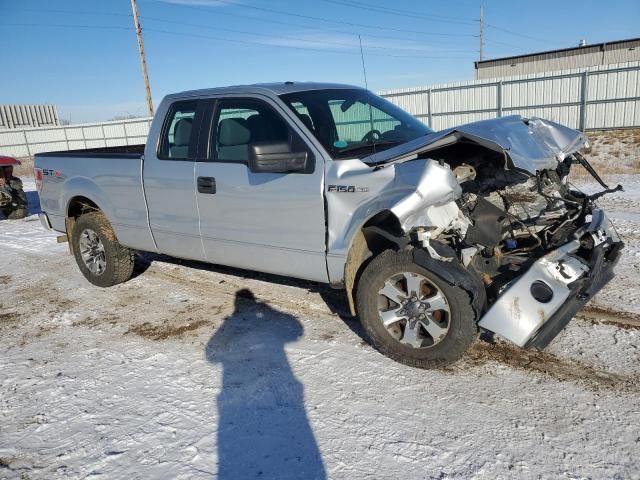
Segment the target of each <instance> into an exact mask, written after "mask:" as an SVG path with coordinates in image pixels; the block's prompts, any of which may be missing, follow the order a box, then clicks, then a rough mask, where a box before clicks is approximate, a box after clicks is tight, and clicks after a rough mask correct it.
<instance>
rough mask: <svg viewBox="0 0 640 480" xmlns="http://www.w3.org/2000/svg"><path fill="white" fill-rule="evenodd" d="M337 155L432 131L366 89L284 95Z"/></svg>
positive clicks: (353, 155) (356, 153)
mask: <svg viewBox="0 0 640 480" xmlns="http://www.w3.org/2000/svg"><path fill="white" fill-rule="evenodd" d="M280 98H281V99H282V100H283V101H284V102H285V103H286V104H287V106H289V108H291V110H293V112H294V113H295V114H296V115H297V116H298V117H299V118H300V120H301V121H302V123H304V124H305V125H306V126H307V128H308V129H309V130H311V132H312V133H313V134H314V135H315V137H316V138H317V139H318V141H319V142H320V143H322V145H323V146H324V148H325V149H326V150H327V152H329V153H330V154H331V156H332V157H333V158H335V159H340V158H362V157H365V156H367V155H371V154H372V153H376V152H380V151H382V150H385V149H387V148H391V147H394V146H396V145H399V144H401V143H405V142H408V141H411V140H414V139H416V138H418V137H421V136H423V135H427V134H428V133H432V130H431V129H429V127H427V126H426V125H425V124H424V123H422V122H421V121H420V120H418V119H416V118H415V117H412V116H411V115H409V114H408V113H407V112H405V111H404V110H402V109H400V108H398V107H397V106H395V105H394V104H393V103H391V102H388V101H387V100H385V99H383V98H380V97H378V96H377V95H374V94H373V93H371V92H369V91H367V90H362V89H335V90H311V91H306V92H294V93H287V94H284V95H281V96H280Z"/></svg>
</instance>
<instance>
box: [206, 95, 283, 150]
mask: <svg viewBox="0 0 640 480" xmlns="http://www.w3.org/2000/svg"><path fill="white" fill-rule="evenodd" d="M290 141H291V135H290V129H289V126H288V125H287V123H286V122H285V120H284V119H283V118H282V117H281V116H280V115H279V114H278V113H276V112H275V111H274V110H273V109H272V108H271V107H269V106H268V105H266V104H265V103H263V102H260V101H258V100H253V99H243V100H223V101H221V102H220V105H219V108H218V115H217V116H216V119H215V128H213V129H212V136H211V142H210V145H211V149H212V152H210V157H213V158H214V159H215V160H218V161H221V162H239V163H247V162H248V161H249V148H250V146H251V144H252V143H260V142H264V143H288V144H290Z"/></svg>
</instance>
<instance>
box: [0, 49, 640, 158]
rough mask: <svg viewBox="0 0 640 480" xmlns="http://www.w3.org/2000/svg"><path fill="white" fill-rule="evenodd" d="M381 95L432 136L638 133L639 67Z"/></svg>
mask: <svg viewBox="0 0 640 480" xmlns="http://www.w3.org/2000/svg"><path fill="white" fill-rule="evenodd" d="M380 94H381V95H382V96H383V97H386V98H388V99H389V100H390V101H392V102H394V103H396V104H397V105H399V106H400V107H402V108H404V109H405V110H407V111H408V112H410V113H412V114H414V115H415V116H417V117H418V118H420V119H422V120H423V121H425V122H426V123H427V124H428V125H429V126H431V128H433V129H434V130H440V129H443V128H448V127H452V126H454V125H460V124H463V123H468V122H473V121H476V120H484V119H488V118H494V117H500V116H505V115H514V114H520V115H523V116H525V117H532V116H537V117H542V118H548V119H550V120H554V121H556V122H559V123H562V124H565V125H568V126H570V127H573V128H577V129H580V130H600V129H612V128H630V127H637V128H640V62H632V63H626V64H620V65H616V66H606V67H594V68H590V69H588V70H567V71H562V72H557V73H553V74H545V75H540V74H532V75H525V76H519V77H509V78H505V79H502V80H475V81H468V82H459V83H449V84H444V85H434V86H431V87H424V88H408V89H402V90H387V91H384V92H381V93H380ZM347 120H348V119H347ZM348 123H349V122H348V121H347V122H343V125H347V124H348ZM150 124H151V118H139V119H134V120H122V121H114V122H104V123H91V124H79V125H68V126H64V127H48V128H47V127H45V128H30V129H24V130H13V129H12V130H0V154H4V155H12V156H15V157H31V156H33V155H34V154H36V153H39V152H45V151H55V150H73V149H81V148H94V147H107V146H118V145H135V144H140V143H144V142H145V141H146V137H147V134H148V132H149V126H150ZM355 127H356V126H355V125H354V128H355Z"/></svg>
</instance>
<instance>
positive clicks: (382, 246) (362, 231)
mask: <svg viewBox="0 0 640 480" xmlns="http://www.w3.org/2000/svg"><path fill="white" fill-rule="evenodd" d="M409 243H410V239H409V236H408V235H407V234H405V233H404V232H403V231H402V228H401V226H400V220H399V219H398V217H396V216H395V215H394V213H393V212H392V211H391V210H389V209H385V210H382V211H380V212H378V213H376V214H374V215H372V216H370V217H369V218H368V219H367V220H365V222H364V223H363V224H362V225H361V226H360V228H359V229H358V230H357V231H356V233H355V235H354V236H353V239H352V241H351V245H350V246H349V250H348V253H347V260H346V262H345V265H344V286H345V290H346V292H347V301H348V303H349V310H350V312H351V314H352V315H354V316H355V315H357V313H358V312H357V307H356V302H355V298H356V290H357V288H358V281H359V279H360V275H361V274H362V271H363V270H364V268H365V267H366V266H367V264H368V263H369V262H370V261H371V260H372V259H373V258H374V257H375V256H376V255H378V254H380V253H382V252H383V251H385V250H389V249H391V250H402V249H404V248H405V247H406V246H407V245H409Z"/></svg>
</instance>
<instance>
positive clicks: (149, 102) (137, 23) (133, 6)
mask: <svg viewBox="0 0 640 480" xmlns="http://www.w3.org/2000/svg"><path fill="white" fill-rule="evenodd" d="M131 9H132V10H133V23H134V25H135V27H136V36H137V37H138V52H139V53H140V66H141V67H142V77H143V78H144V90H145V93H146V95H147V110H148V111H149V116H153V100H151V87H150V86H149V73H148V72H147V60H146V59H145V56H144V43H142V27H141V26H140V19H139V18H138V7H137V6H136V0H131Z"/></svg>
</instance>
